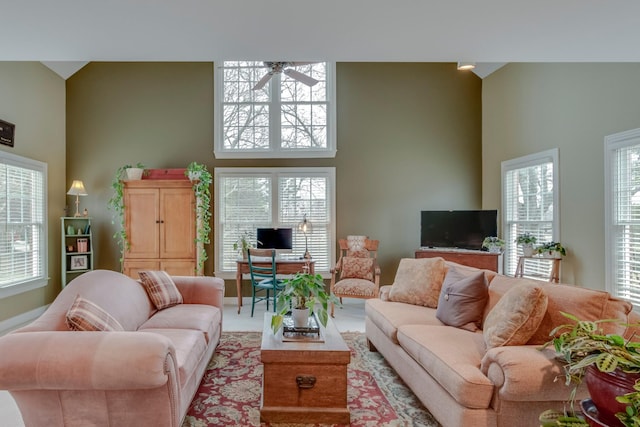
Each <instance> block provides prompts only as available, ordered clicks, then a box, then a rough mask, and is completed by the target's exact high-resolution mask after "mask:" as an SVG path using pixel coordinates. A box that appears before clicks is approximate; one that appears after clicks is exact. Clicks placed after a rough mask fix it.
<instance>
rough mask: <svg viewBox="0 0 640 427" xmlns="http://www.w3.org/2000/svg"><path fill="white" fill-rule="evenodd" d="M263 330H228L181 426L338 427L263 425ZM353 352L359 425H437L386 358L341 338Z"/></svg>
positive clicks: (349, 335)
mask: <svg viewBox="0 0 640 427" xmlns="http://www.w3.org/2000/svg"><path fill="white" fill-rule="evenodd" d="M261 337H262V335H261V333H260V332H224V333H223V334H222V337H221V339H220V344H219V346H218V348H217V349H216V352H215V355H214V356H213V358H212V359H211V362H209V366H208V367H207V371H206V372H205V374H204V377H203V380H202V383H201V384H200V388H199V389H198V391H197V392H196V396H195V398H194V399H193V402H192V403H191V407H190V408H189V411H188V412H187V416H186V417H185V420H184V423H183V425H182V427H210V426H242V427H251V426H255V427H259V426H263V427H266V426H270V425H272V426H280V427H283V426H303V425H304V426H334V427H337V426H338V424H265V423H260V399H261V397H260V393H261V387H262V364H261V363H260V342H261ZM342 337H343V338H344V340H345V342H346V343H347V345H348V346H349V348H350V349H351V363H350V364H349V367H348V374H347V375H348V384H349V387H348V397H347V401H348V403H347V404H348V407H349V410H350V411H351V426H354V427H404V426H415V427H418V426H420V427H437V426H439V424H438V423H437V422H436V421H435V420H434V418H433V417H432V416H431V414H430V413H429V412H428V411H427V410H426V409H425V408H424V406H423V405H422V404H421V403H420V401H419V400H418V399H417V398H416V397H415V396H414V394H413V393H412V392H411V390H409V389H408V388H407V387H406V386H405V385H404V383H403V382H402V380H400V379H399V378H398V376H397V375H396V373H395V372H394V370H393V369H392V368H391V367H390V366H389V365H388V364H387V362H386V361H385V360H384V358H383V357H382V356H381V355H380V354H379V353H375V352H370V351H369V349H368V348H367V343H366V338H365V335H364V334H363V333H360V332H346V333H343V334H342Z"/></svg>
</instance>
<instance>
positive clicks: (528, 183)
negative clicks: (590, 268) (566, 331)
mask: <svg viewBox="0 0 640 427" xmlns="http://www.w3.org/2000/svg"><path fill="white" fill-rule="evenodd" d="M558 182H559V181H558V149H552V150H547V151H543V152H541V153H536V154H531V155H529V156H525V157H519V158H517V159H513V160H507V161H504V162H502V230H503V233H502V237H503V239H504V240H505V241H506V250H505V253H504V270H505V273H506V274H510V275H513V274H514V273H515V271H516V267H517V265H518V258H519V257H520V256H522V248H521V247H520V246H519V245H517V244H516V243H515V240H516V237H518V235H520V234H523V233H531V234H533V235H534V236H536V237H537V239H538V244H540V243H544V242H550V241H558V240H559V236H560V230H559V218H560V213H559V209H558ZM550 269H551V265H550V263H547V262H535V261H532V262H527V271H526V272H525V273H527V275H530V276H533V277H537V276H541V277H542V276H544V277H549V274H550Z"/></svg>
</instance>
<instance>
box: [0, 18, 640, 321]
mask: <svg viewBox="0 0 640 427" xmlns="http://www.w3.org/2000/svg"><path fill="white" fill-rule="evenodd" d="M627 15H633V14H632V13H628V14H627ZM594 26H595V25H594ZM630 38H632V37H630ZM25 49H26V47H25ZM549 49H550V50H551V47H549ZM594 49H595V48H594ZM604 50H606V49H604ZM565 51H566V52H567V53H566V55H565V56H564V57H562V56H561V55H560V54H556V56H553V55H551V54H550V55H549V56H548V57H544V56H542V55H539V56H538V58H541V59H540V60H537V61H535V62H531V61H534V60H533V59H532V58H526V57H524V56H517V55H513V56H511V57H509V58H506V55H503V56H502V57H501V58H504V59H510V60H511V59H512V58H513V59H514V60H515V62H510V63H507V64H506V65H504V66H503V67H501V68H499V69H498V70H496V71H494V72H493V73H491V74H489V75H487V76H484V77H483V78H481V77H479V76H478V75H476V74H473V73H469V72H461V71H458V70H456V66H455V65H456V63H455V62H456V60H457V59H461V58H453V57H451V55H449V56H446V57H445V56H438V55H435V54H434V55H433V56H432V57H431V58H429V57H427V56H426V55H425V58H424V60H422V61H417V60H404V61H397V60H393V59H391V58H387V59H385V55H384V54H380V56H378V57H375V56H373V55H370V56H369V58H370V59H369V61H367V60H365V59H361V58H360V59H354V60H350V59H349V58H348V57H345V58H346V59H347V60H339V61H337V63H336V71H337V75H336V85H337V88H336V94H337V97H336V104H337V150H338V151H337V155H336V157H335V158H331V159H314V160H311V159H289V160H280V159H271V160H260V161H255V160H227V159H225V160H221V159H216V158H215V157H214V156H213V141H214V125H213V116H214V103H213V94H214V89H213V87H214V85H213V82H214V74H215V73H216V70H217V68H216V67H217V63H216V62H214V61H213V59H208V60H206V61H205V60H202V58H196V59H195V60H189V59H183V60H180V61H178V60H174V61H170V60H161V61H157V62H153V61H152V60H147V59H144V60H143V59H142V58H141V59H140V60H137V58H133V60H132V59H131V57H124V56H123V57H119V58H113V57H111V58H100V57H96V56H92V59H93V58H97V59H98V60H97V61H95V62H89V63H88V64H87V65H85V66H84V67H82V68H81V69H79V70H78V71H77V72H76V73H74V74H73V75H71V76H70V77H68V78H67V79H66V80H65V79H64V78H62V77H60V76H59V75H57V74H56V73H55V72H53V71H52V70H50V69H49V68H47V67H46V66H44V65H43V64H42V63H40V62H37V61H38V60H39V59H44V58H45V57H44V56H40V57H34V55H33V54H25V55H24V56H18V55H11V56H8V57H4V58H3V57H1V56H0V58H1V59H5V60H6V62H2V63H0V93H1V94H2V96H0V113H1V114H0V119H3V120H6V121H8V122H11V123H14V124H16V142H15V146H14V147H12V148H9V147H6V146H0V150H2V151H7V152H10V153H13V154H18V155H21V156H25V157H28V158H33V159H36V160H40V161H43V162H46V163H47V164H48V188H47V189H48V195H49V199H48V222H49V227H48V249H49V251H48V252H49V262H48V266H49V276H50V277H51V280H50V281H49V283H48V285H47V286H46V287H44V288H41V289H36V290H32V291H30V292H26V293H22V294H18V295H13V296H9V297H6V298H2V299H1V300H0V322H4V323H3V324H4V325H11V324H13V323H15V322H18V321H21V320H23V319H24V320H28V318H29V317H30V316H34V315H37V314H38V313H39V312H41V311H40V310H41V309H42V308H43V307H45V306H46V305H47V304H49V303H50V302H51V301H52V300H53V299H54V298H55V296H56V295H57V293H58V292H59V290H60V263H59V255H60V254H59V246H60V244H59V242H60V236H59V230H58V226H57V224H58V223H59V217H60V216H62V214H63V212H64V209H65V206H71V205H72V204H73V200H72V199H71V198H70V197H68V196H66V191H67V189H68V188H69V186H70V184H71V182H72V180H73V179H82V180H83V182H84V184H85V186H86V188H87V191H88V193H89V195H88V196H86V197H83V198H82V199H81V200H82V206H83V207H86V208H87V209H88V211H89V213H90V215H91V217H92V218H93V221H94V235H95V242H94V245H95V257H96V267H97V268H104V269H111V270H118V269H119V261H118V258H119V254H118V251H117V247H116V245H115V243H114V241H113V239H112V237H111V236H112V234H113V231H114V225H113V224H112V223H111V212H109V211H108V210H107V209H106V205H107V200H108V199H109V197H110V186H109V183H110V181H111V179H112V177H113V174H114V172H115V170H116V169H117V168H118V167H119V166H121V165H122V164H124V163H135V162H138V161H140V162H143V163H145V165H147V166H148V167H154V168H174V167H175V168H179V167H185V166H186V165H187V164H188V163H190V162H191V161H194V160H196V161H199V162H202V163H204V164H205V165H207V167H208V168H209V169H210V170H214V169H215V168H218V167H246V166H329V167H335V168H336V219H335V228H336V236H346V235H348V234H366V235H369V236H371V237H372V238H376V239H379V240H380V242H381V246H380V253H379V258H380V265H381V269H382V280H381V283H383V284H391V283H392V281H393V278H394V274H395V271H396V269H397V266H398V263H399V260H400V259H401V258H404V257H412V256H413V252H414V251H415V249H417V248H418V246H419V244H420V242H419V232H420V211H421V210H425V209H480V208H482V209H498V210H500V209H501V184H500V183H501V175H500V173H501V172H500V170H501V162H503V161H506V160H510V159H513V158H517V157H521V156H525V155H529V154H533V153H538V152H541V151H544V150H547V149H551V148H558V150H559V153H560V155H559V159H560V161H559V163H560V164H559V171H560V181H559V194H560V205H559V207H558V208H559V211H560V224H561V228H560V241H562V243H563V244H564V245H565V246H566V247H567V248H568V250H569V254H568V256H567V257H566V258H565V259H564V260H563V262H562V277H561V280H562V281H563V282H565V283H570V284H578V285H580V286H584V287H588V288H593V289H605V254H604V246H603V243H602V242H604V240H605V226H604V223H605V219H604V218H605V213H604V208H603V203H604V199H605V189H604V182H605V181H604V148H603V147H604V138H605V137H606V136H607V135H611V134H614V133H617V132H622V131H625V130H630V129H635V128H638V127H640V126H638V120H637V118H638V117H639V113H640V101H638V100H640V96H638V95H640V84H639V83H640V64H638V63H637V62H633V61H638V60H639V59H640V58H636V57H633V56H632V55H628V56H621V55H618V56H613V55H612V56H608V57H604V56H603V59H599V58H598V57H597V55H596V54H594V55H593V56H586V55H584V54H583V55H582V56H580V57H579V56H577V55H574V54H572V53H571V50H570V49H568V48H566V49H565ZM456 53H458V54H459V52H456ZM298 55H301V53H298ZM387 55H388V54H387ZM218 57H220V56H219V55H218V56H216V58H218ZM50 58H52V59H55V60H76V59H78V57H77V56H73V55H71V54H68V56H64V57H63V56H53V57H49V58H46V59H50ZM87 58H89V55H87V56H86V58H82V59H87ZM479 58H480V59H482V58H481V57H480V56H479ZM486 58H487V62H488V61H491V60H494V59H495V58H496V57H495V56H494V57H492V58H489V57H486ZM518 58H520V59H518ZM16 59H18V60H19V61H16ZM252 59H253V58H252ZM260 59H262V58H260ZM294 59H297V58H294ZM300 59H303V58H302V57H301V58H300ZM119 61H126V62H119ZM214 236H215V230H214ZM209 255H210V259H209V261H208V262H207V264H206V265H205V272H206V274H207V275H211V274H213V273H214V264H213V255H214V254H213V253H212V252H210V254H209ZM233 289H234V287H233V282H232V280H229V281H227V296H233V295H234V294H233ZM0 329H2V328H0Z"/></svg>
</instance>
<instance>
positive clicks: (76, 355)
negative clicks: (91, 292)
mask: <svg viewBox="0 0 640 427" xmlns="http://www.w3.org/2000/svg"><path fill="white" fill-rule="evenodd" d="M0 354H1V355H2V357H0V389H2V390H34V389H49V390H122V389H151V388H156V387H159V386H162V385H163V384H165V383H166V382H167V379H168V378H169V377H172V378H176V375H177V371H178V368H177V365H176V355H175V349H174V347H173V344H172V343H171V341H170V340H169V339H168V338H167V337H164V336H162V335H159V334H154V333H151V332H76V331H46V332H45V331H43V332H14V333H11V334H8V335H5V336H4V337H1V338H0ZM171 387H176V388H177V385H171ZM176 391H177V389H176Z"/></svg>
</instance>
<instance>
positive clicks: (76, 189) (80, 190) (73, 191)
mask: <svg viewBox="0 0 640 427" xmlns="http://www.w3.org/2000/svg"><path fill="white" fill-rule="evenodd" d="M67 194H68V195H70V196H76V213H75V214H74V215H73V216H74V217H79V216H82V215H81V214H80V198H79V197H80V196H87V195H88V194H87V190H85V189H84V184H83V183H82V181H80V180H77V179H74V180H73V184H71V188H69V191H67Z"/></svg>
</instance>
